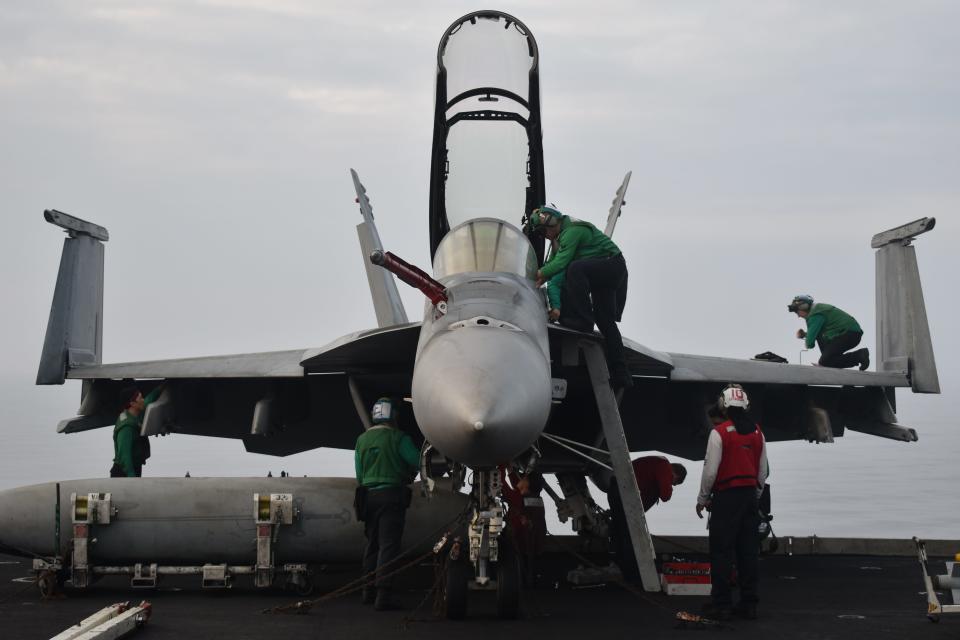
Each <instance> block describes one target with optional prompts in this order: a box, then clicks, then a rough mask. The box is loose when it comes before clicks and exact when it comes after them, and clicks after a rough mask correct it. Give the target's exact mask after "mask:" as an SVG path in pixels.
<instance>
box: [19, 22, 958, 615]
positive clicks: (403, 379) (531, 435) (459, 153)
mask: <svg viewBox="0 0 960 640" xmlns="http://www.w3.org/2000/svg"><path fill="white" fill-rule="evenodd" d="M539 64H540V60H539V53H538V47H537V43H536V40H535V39H534V37H533V34H532V33H531V31H530V29H529V28H527V26H526V25H524V24H523V23H521V22H520V21H519V20H517V19H516V18H514V17H512V16H510V15H507V14H505V13H500V12H496V11H479V12H475V13H471V14H469V15H466V16H464V17H462V18H460V19H458V20H456V21H455V22H454V23H453V24H452V25H451V26H450V27H449V28H448V29H447V31H446V32H445V33H444V34H443V37H442V38H441V40H440V45H439V50H438V55H437V74H436V104H435V111H434V118H435V119H434V129H433V146H432V150H433V151H432V162H431V169H430V202H429V220H428V224H429V242H430V251H431V256H432V261H433V264H432V270H431V271H432V273H431V274H428V273H427V272H426V271H425V270H422V269H419V268H417V267H415V266H413V265H410V264H408V263H406V262H404V261H403V260H402V259H400V258H398V257H396V256H394V255H393V254H391V253H389V252H388V251H385V247H384V246H383V243H382V241H381V239H380V237H379V234H378V232H377V230H376V226H375V221H374V217H373V209H372V207H371V205H370V201H369V199H368V198H367V195H366V190H365V188H364V187H363V185H362V184H361V183H360V181H359V178H358V177H357V174H356V173H355V172H352V175H353V179H354V183H355V188H356V190H357V200H358V202H359V205H360V211H361V215H362V217H363V221H362V222H361V223H360V225H359V226H358V233H359V238H360V245H361V250H362V253H363V256H364V264H365V265H366V269H367V276H368V280H369V284H370V289H371V292H372V295H373V302H374V308H375V311H376V317H377V323H378V325H379V326H378V327H377V328H373V329H369V330H363V331H358V332H357V333H353V334H350V335H347V336H343V337H341V338H339V339H337V340H335V341H333V342H331V343H329V344H327V345H325V346H322V347H319V348H306V349H302V350H294V351H283V352H273V353H254V354H241V355H230V356H213V357H200V358H187V359H176V360H163V361H151V362H129V363H122V364H105V363H103V362H102V358H101V353H102V332H101V327H102V321H101V318H102V300H103V259H104V243H105V242H106V241H107V240H108V237H109V236H108V233H107V231H106V229H103V228H102V227H99V226H97V225H95V224H92V223H88V222H85V221H82V220H79V219H77V218H74V217H71V216H68V215H66V214H63V213H61V212H57V211H53V210H50V211H47V212H45V215H46V218H47V220H48V221H49V222H51V223H53V224H56V225H58V226H60V227H62V228H64V229H65V230H66V231H67V233H68V235H69V237H68V238H67V240H66V241H65V244H64V249H63V256H62V259H61V265H60V272H59V275H58V279H57V285H56V290H55V293H54V298H53V304H52V308H51V312H50V319H49V324H48V328H47V334H46V340H45V343H44V348H43V355H42V359H41V364H40V369H39V373H38V376H37V384H62V383H64V381H65V380H68V379H70V380H82V381H83V393H82V400H81V406H80V410H79V412H78V416H76V417H73V418H69V419H66V420H64V421H62V422H61V423H60V425H59V427H58V430H59V431H60V432H63V433H74V432H78V431H83V430H87V429H95V428H100V427H106V426H111V425H113V424H114V423H115V421H116V418H117V407H118V400H119V393H120V391H121V389H123V388H125V387H127V386H128V385H129V384H131V382H137V383H138V384H139V385H140V386H141V387H142V388H143V389H144V390H146V389H149V388H152V387H153V386H155V385H157V384H159V383H161V382H165V390H164V392H163V394H162V395H161V397H160V398H159V400H157V401H156V402H155V403H153V404H152V405H150V407H149V408H148V410H147V412H146V415H145V419H144V423H143V434H144V435H157V434H168V433H174V434H180V435H203V436H217V437H224V438H239V439H242V440H243V442H244V445H245V446H246V449H247V450H248V451H251V452H257V453H266V454H273V455H278V456H285V455H290V454H293V453H297V452H301V451H305V450H309V449H315V448H319V447H333V448H341V449H351V448H353V445H354V441H355V440H356V437H357V435H359V433H361V431H362V429H364V428H365V427H368V426H369V421H368V417H367V411H368V407H369V406H370V404H372V402H373V400H374V399H376V398H377V397H379V396H384V395H392V396H396V397H399V398H407V399H409V401H410V404H411V409H412V410H409V411H406V412H405V413H404V414H403V415H402V416H401V420H400V424H401V427H402V428H404V429H405V430H407V431H408V432H409V433H410V434H411V435H413V436H414V437H415V438H417V439H418V440H419V441H421V442H422V443H423V461H422V476H423V477H424V480H426V481H427V482H426V483H427V484H428V485H429V484H430V483H432V482H434V481H437V480H439V479H440V478H441V477H449V478H454V479H455V480H456V479H458V478H460V479H462V478H463V477H464V476H463V473H464V471H465V470H467V469H469V470H472V471H473V473H472V475H471V477H472V481H471V482H472V486H471V492H470V495H471V497H472V500H473V516H472V518H471V519H470V521H469V524H468V526H467V530H466V533H465V534H464V535H465V540H464V542H465V544H466V543H467V542H469V546H468V548H469V554H464V556H467V555H468V559H462V562H463V563H465V564H466V565H467V566H468V567H470V569H471V571H468V572H464V571H460V570H458V571H451V572H450V573H451V575H454V576H458V577H453V578H449V579H448V585H447V592H448V597H449V598H451V602H450V603H449V607H450V611H449V613H450V615H451V617H457V616H458V615H462V598H461V599H457V598H460V596H461V595H462V594H463V593H464V590H465V589H466V588H467V584H468V583H469V584H470V585H472V586H473V587H476V588H489V587H490V585H494V584H496V585H498V586H497V588H498V589H500V590H502V591H505V592H507V593H508V595H505V596H503V598H504V608H503V611H504V612H506V613H508V614H509V613H510V612H511V611H515V606H516V601H515V597H514V596H513V595H510V594H512V592H513V591H515V589H514V588H513V587H510V588H509V589H508V587H505V586H503V585H508V586H509V585H511V584H515V582H516V568H515V566H514V565H515V563H511V561H510V560H509V556H510V551H509V548H508V547H509V545H508V544H507V543H505V542H504V541H503V540H500V539H499V531H500V528H501V526H502V523H503V507H502V506H501V504H500V501H499V498H498V494H499V490H500V487H499V482H500V480H499V474H498V473H497V468H498V466H500V465H504V464H510V463H514V464H516V465H517V466H519V467H521V468H522V469H525V470H530V469H533V468H536V469H537V470H539V471H540V472H541V473H556V474H558V477H560V480H561V486H562V488H563V493H564V497H563V498H562V499H560V498H558V500H561V502H563V503H564V505H565V507H566V508H567V509H568V511H570V512H572V513H573V516H574V517H575V529H577V530H579V531H581V532H585V533H586V532H590V531H593V532H595V533H596V532H600V531H602V529H603V523H602V518H600V517H599V514H598V512H597V509H596V507H595V505H594V504H593V503H592V501H591V499H590V497H589V495H588V494H587V492H586V489H585V487H586V485H585V483H583V478H584V477H585V476H586V475H592V476H593V477H599V476H600V475H602V473H597V472H603V471H612V472H613V473H614V478H615V481H616V482H617V483H618V486H619V488H620V492H621V494H622V495H623V496H624V504H625V507H626V508H627V510H628V516H629V518H630V522H631V531H632V534H633V536H634V542H635V544H634V547H635V549H638V551H637V554H638V562H640V563H642V565H643V566H642V571H641V575H642V577H643V579H644V586H645V587H646V588H648V589H656V588H657V586H656V579H655V573H654V574H651V573H650V572H651V570H652V546H651V545H650V544H649V539H648V536H646V529H645V523H644V521H643V511H642V508H639V496H638V495H637V489H636V483H635V481H634V479H633V476H632V473H631V472H630V467H629V458H628V451H629V450H634V451H636V450H658V451H662V452H666V453H670V454H674V455H677V456H681V457H684V458H688V459H700V458H701V457H702V454H703V451H704V444H705V440H706V437H707V434H708V432H709V424H710V423H709V420H708V418H707V415H706V409H707V408H708V406H709V405H711V404H712V403H713V402H714V401H715V399H716V397H717V394H718V393H719V392H720V390H721V389H722V388H723V387H724V386H725V385H726V384H727V383H730V382H739V383H741V384H742V385H744V387H745V388H746V389H747V390H748V392H749V394H750V398H751V400H752V401H753V408H754V411H755V413H756V415H757V418H758V420H759V421H760V422H761V423H762V424H763V428H764V433H765V435H766V438H767V440H768V441H770V442H773V441H779V440H798V439H805V440H810V441H815V442H830V441H832V440H833V439H834V438H836V437H840V436H842V435H843V434H844V431H845V430H846V429H853V430H856V431H861V432H864V433H868V434H873V435H877V436H881V437H886V438H893V439H897V440H903V441H913V440H916V439H917V435H916V432H915V431H914V430H913V429H910V428H907V427H904V426H901V425H899V424H897V418H896V415H895V413H894V410H895V406H896V405H895V394H894V392H895V389H896V388H910V389H912V390H913V391H914V392H916V393H938V392H939V383H938V379H937V370H936V364H935V361H934V355H933V348H932V342H931V339H930V333H929V329H928V327H927V321H926V313H925V308H924V302H923V295H922V290H921V285H920V279H919V271H918V267H917V262H916V256H915V251H914V248H913V247H912V246H911V242H912V240H913V239H914V238H915V237H916V236H917V235H919V234H921V233H924V232H926V231H929V230H930V229H932V228H933V226H934V220H933V219H923V220H918V221H916V222H914V223H910V224H907V225H904V226H902V227H899V228H897V229H893V230H891V231H888V232H885V233H881V234H878V235H876V236H874V238H873V242H872V246H873V248H875V249H876V250H877V252H876V260H877V276H876V290H877V319H878V326H877V332H876V334H877V347H876V351H875V354H874V355H875V362H876V363H877V371H874V372H868V371H864V372H860V371H848V370H837V369H827V368H822V367H811V366H801V365H791V364H779V363H773V362H765V361H758V360H737V359H729V358H718V357H710V356H699V355H688V354H682V353H667V352H663V351H658V350H656V349H652V348H649V347H646V346H644V345H642V344H639V343H637V342H634V341H631V340H625V347H626V349H627V352H628V364H629V367H630V371H631V374H632V376H633V378H634V383H635V384H634V386H633V387H632V388H631V389H628V390H627V391H626V393H625V394H624V395H623V397H622V398H621V399H620V402H619V405H618V403H617V399H616V398H615V396H614V394H613V391H612V390H611V388H610V386H609V384H608V382H607V378H608V376H607V371H606V365H605V362H604V359H603V351H602V348H601V346H600V345H601V344H602V342H601V341H602V338H601V337H600V336H599V334H596V333H585V332H577V331H572V330H569V329H565V328H563V327H560V326H558V325H554V324H550V323H548V319H547V313H546V312H547V309H546V303H545V299H544V296H543V293H542V291H540V290H538V289H537V288H536V287H535V274H536V271H537V269H538V267H539V265H541V264H542V261H543V255H544V246H543V239H542V238H537V237H534V236H528V235H526V234H525V233H524V231H523V230H522V227H521V220H522V218H523V216H524V215H525V214H527V213H528V212H530V211H531V210H532V209H534V208H535V207H537V206H540V205H542V204H544V203H545V202H547V192H546V187H545V176H544V158H543V148H542V137H541V117H540V81H539ZM628 180H629V174H628V175H627V179H625V180H624V182H623V184H622V185H621V188H620V189H619V190H618V192H617V194H616V197H615V199H614V202H613V206H611V207H610V211H609V216H608V220H607V225H606V229H607V233H608V234H612V233H613V232H614V228H615V225H616V221H617V218H618V217H619V216H620V213H621V207H622V205H623V200H624V195H625V192H626V188H627V182H628ZM391 274H396V275H397V276H398V277H399V278H400V279H401V280H403V281H404V282H407V283H408V284H411V285H413V286H416V287H418V288H419V289H420V290H422V291H423V292H424V294H425V298H426V299H425V302H424V311H423V317H422V319H419V320H418V321H416V322H409V321H408V319H407V315H406V311H405V310H404V308H403V305H402V303H401V301H400V297H399V294H398V291H397V285H396V282H395V280H394V277H393V275H391ZM654 398H655V399H656V401H655V402H652V401H651V400H652V399H654ZM606 481H609V476H607V480H606ZM144 482H146V480H145V481H144ZM603 482H604V480H602V479H601V480H598V483H601V484H602V483H603ZM638 512H639V513H638ZM644 537H646V538H647V544H646V545H644V540H643V539H644ZM468 560H469V562H468ZM511 589H512V591H511ZM450 594H453V595H450ZM458 594H460V595H458Z"/></svg>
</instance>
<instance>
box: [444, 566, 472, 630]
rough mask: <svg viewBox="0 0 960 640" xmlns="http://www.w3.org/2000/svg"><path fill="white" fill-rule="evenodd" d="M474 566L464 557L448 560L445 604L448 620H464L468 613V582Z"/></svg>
mask: <svg viewBox="0 0 960 640" xmlns="http://www.w3.org/2000/svg"><path fill="white" fill-rule="evenodd" d="M472 577H473V568H472V567H471V566H470V565H469V564H468V563H467V562H465V561H464V560H463V559H457V560H447V570H446V576H445V582H444V591H443V605H444V614H445V615H446V617H447V619H448V620H462V619H463V618H464V616H466V615H467V593H468V586H467V585H468V583H469V582H470V579H471V578H472Z"/></svg>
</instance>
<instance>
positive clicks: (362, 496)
mask: <svg viewBox="0 0 960 640" xmlns="http://www.w3.org/2000/svg"><path fill="white" fill-rule="evenodd" d="M366 512H367V488H366V487H364V486H363V485H360V486H358V487H357V490H356V491H354V492H353V514H354V515H355V516H356V517H357V522H363V521H364V519H365V518H366V515H365V514H366Z"/></svg>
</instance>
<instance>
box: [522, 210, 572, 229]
mask: <svg viewBox="0 0 960 640" xmlns="http://www.w3.org/2000/svg"><path fill="white" fill-rule="evenodd" d="M564 217H565V216H564V214H563V213H562V212H560V211H559V210H558V209H555V208H554V207H550V206H547V205H543V206H542V207H537V208H536V209H534V210H533V211H531V212H530V215H529V216H528V217H527V219H526V222H525V223H524V230H525V231H526V232H527V233H533V232H536V231H543V228H544V227H555V226H556V225H558V224H560V220H561V219H563V218H564Z"/></svg>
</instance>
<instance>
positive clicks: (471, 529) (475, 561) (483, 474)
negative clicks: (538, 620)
mask: <svg viewBox="0 0 960 640" xmlns="http://www.w3.org/2000/svg"><path fill="white" fill-rule="evenodd" d="M472 482H473V517H472V518H471V519H470V523H469V524H468V525H467V530H466V536H461V537H460V538H458V539H456V540H455V541H454V542H453V545H452V546H451V548H450V551H449V552H448V555H447V561H446V576H445V581H444V598H443V602H444V613H445V615H446V617H447V618H449V619H451V620H457V619H461V618H463V617H464V616H465V615H466V612H467V600H468V594H469V592H470V591H493V592H495V593H496V601H497V615H498V616H500V617H501V618H516V617H518V616H519V615H520V565H519V562H518V558H517V555H516V553H515V551H514V549H513V544H512V542H511V540H510V539H509V537H508V536H503V522H504V519H503V516H504V511H503V506H502V505H501V504H500V499H499V497H500V474H499V472H498V471H496V470H494V471H478V472H476V473H475V474H474V476H473V481H472ZM464 538H465V539H464ZM463 542H466V543H467V547H466V548H463V546H462V543H463Z"/></svg>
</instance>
